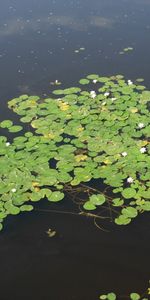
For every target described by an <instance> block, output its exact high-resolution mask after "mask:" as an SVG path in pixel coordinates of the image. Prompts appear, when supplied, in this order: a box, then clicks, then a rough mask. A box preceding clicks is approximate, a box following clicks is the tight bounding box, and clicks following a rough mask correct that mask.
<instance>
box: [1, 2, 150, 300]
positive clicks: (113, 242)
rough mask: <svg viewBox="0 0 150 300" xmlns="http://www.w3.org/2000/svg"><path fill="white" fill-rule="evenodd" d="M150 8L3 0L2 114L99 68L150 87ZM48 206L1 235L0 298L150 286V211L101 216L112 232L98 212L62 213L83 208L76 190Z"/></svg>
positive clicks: (73, 295)
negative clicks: (119, 219) (124, 220)
mask: <svg viewBox="0 0 150 300" xmlns="http://www.w3.org/2000/svg"><path fill="white" fill-rule="evenodd" d="M149 16H150V1H149V0H132V1H129V0H113V1H112V0H93V1H89V0H86V1H81V0H78V1H77V0H76V1H75V0H72V1H71V0H56V1H50V0H45V1H42V0H30V1H29V0H26V1H23V0H22V1H20V0H16V1H12V0H5V2H4V1H2V3H1V10H0V72H1V80H0V99H1V114H0V119H1V120H2V119H4V118H8V116H9V117H10V116H11V118H13V119H15V118H16V116H14V114H13V113H12V112H11V111H8V109H7V101H8V100H9V99H11V98H13V97H15V96H17V95H19V94H24V93H29V94H31V95H34V94H36V95H37V94H39V95H43V94H49V92H50V91H51V90H52V89H53V86H52V85H51V84H50V83H51V82H53V81H55V80H59V81H61V82H62V87H67V86H70V85H73V84H74V83H76V82H77V81H78V80H79V79H80V78H83V77H84V76H85V75H87V74H91V73H98V74H101V75H106V76H109V75H113V74H123V75H125V77H126V78H127V79H131V80H134V79H135V78H138V77H142V78H144V79H145V82H144V84H145V85H146V86H147V87H148V88H150V82H149V53H150V38H149V36H150V18H149ZM127 47H132V48H133V50H132V51H127V52H124V51H123V49H124V48H127ZM122 52H123V53H122ZM39 207H40V209H41V210H42V209H45V210H48V209H52V210H58V209H59V210H60V211H61V212H62V213H57V212H44V211H43V212H42V211H40V212H39V211H38V209H39ZM39 207H37V210H35V211H33V212H30V213H25V214H22V215H20V216H17V217H12V218H8V220H7V222H6V224H5V227H4V230H3V231H2V232H1V234H0V260H1V283H0V294H1V296H0V299H1V300H9V299H12V300H20V299H21V300H25V299H29V300H34V299H36V300H73V299H74V300H84V299H86V300H96V299H98V295H99V294H101V293H103V292H104V293H105V292H108V291H111V290H113V291H115V292H118V293H119V294H123V295H124V294H126V293H128V292H130V291H131V290H136V291H138V292H142V291H143V290H144V289H145V288H146V287H147V284H148V280H149V276H150V273H149V269H150V268H149V253H150V244H149V239H150V223H149V214H147V215H146V214H144V216H140V217H139V218H138V219H137V220H136V221H134V222H133V223H132V225H129V226H127V227H117V226H116V225H112V224H107V223H106V222H105V224H103V223H101V224H100V225H101V226H103V225H104V228H106V229H108V232H105V231H102V230H99V229H98V228H97V227H96V226H95V225H94V223H93V219H91V218H90V217H89V218H87V217H83V216H79V215H73V214H67V213H63V212H64V211H70V212H78V210H77V207H76V205H74V204H73V203H72V201H71V199H69V198H66V199H65V200H64V201H62V202H61V203H60V204H59V205H58V206H57V205H52V204H48V203H47V202H44V201H43V202H42V203H40V205H39ZM48 228H52V229H53V230H56V232H57V233H56V236H54V237H53V238H49V237H48V235H47V234H46V231H47V230H48Z"/></svg>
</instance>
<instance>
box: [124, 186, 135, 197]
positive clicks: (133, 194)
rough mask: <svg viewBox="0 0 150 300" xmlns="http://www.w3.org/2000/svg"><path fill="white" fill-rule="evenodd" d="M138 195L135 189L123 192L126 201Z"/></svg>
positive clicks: (127, 189)
mask: <svg viewBox="0 0 150 300" xmlns="http://www.w3.org/2000/svg"><path fill="white" fill-rule="evenodd" d="M135 195H136V190H135V189H133V188H126V189H124V190H123V191H122V196H123V197H124V198H125V199H130V198H133V197H134V196H135Z"/></svg>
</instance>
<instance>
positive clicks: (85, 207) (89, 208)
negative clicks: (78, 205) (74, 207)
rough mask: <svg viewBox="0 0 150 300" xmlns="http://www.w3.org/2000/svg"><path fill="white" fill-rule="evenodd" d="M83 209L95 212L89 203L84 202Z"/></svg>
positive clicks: (94, 207) (93, 206)
mask: <svg viewBox="0 0 150 300" xmlns="http://www.w3.org/2000/svg"><path fill="white" fill-rule="evenodd" d="M83 207H84V209H86V210H95V209H96V206H95V205H94V204H93V203H92V202H91V201H87V202H85V203H84V205H83Z"/></svg>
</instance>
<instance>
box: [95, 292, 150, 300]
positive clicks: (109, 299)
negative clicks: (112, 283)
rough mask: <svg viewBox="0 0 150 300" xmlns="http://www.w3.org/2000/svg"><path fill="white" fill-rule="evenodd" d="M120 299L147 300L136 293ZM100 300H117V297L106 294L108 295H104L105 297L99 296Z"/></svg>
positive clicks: (112, 294) (113, 294)
mask: <svg viewBox="0 0 150 300" xmlns="http://www.w3.org/2000/svg"><path fill="white" fill-rule="evenodd" d="M147 293H148V294H147V296H148V295H149V289H148V292H147ZM120 298H121V299H129V300H148V297H145V296H141V295H140V294H138V293H131V294H130V295H129V297H127V296H125V297H123V296H122V297H120ZM99 299H100V300H117V299H119V298H118V297H117V295H116V294H115V293H108V294H105V295H101V296H100V297H99Z"/></svg>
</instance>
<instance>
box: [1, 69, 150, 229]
mask: <svg viewBox="0 0 150 300" xmlns="http://www.w3.org/2000/svg"><path fill="white" fill-rule="evenodd" d="M141 81H142V80H140V79H139V80H136V82H135V83H133V82H132V81H131V80H128V81H126V80H125V79H124V77H123V76H122V75H116V76H110V77H102V76H99V75H96V74H92V75H88V76H87V77H86V78H84V79H81V80H80V81H79V84H80V87H79V84H78V86H77V87H71V88H66V89H56V90H54V91H53V92H52V93H51V95H50V97H48V98H45V99H41V98H40V97H38V96H28V95H22V96H20V97H18V98H15V99H12V100H11V101H9V102H8V106H9V108H10V109H12V110H13V111H14V112H15V113H16V114H18V115H19V116H20V122H21V123H22V124H21V125H22V126H21V125H20V124H19V125H15V124H13V122H12V121H11V120H4V121H2V122H1V123H0V128H2V130H3V135H1V136H0V224H1V225H0V228H2V222H3V220H4V219H5V218H6V217H7V216H8V215H10V214H12V215H16V214H19V213H20V212H22V211H30V210H32V209H33V206H32V205H31V202H36V201H39V200H41V199H43V198H47V199H48V200H49V201H50V202H57V201H60V200H62V199H63V198H64V195H65V194H64V192H65V189H66V187H68V186H70V187H73V188H76V187H79V186H80V184H82V183H85V184H86V185H88V182H91V181H92V180H93V179H94V180H97V182H99V183H100V182H103V183H104V184H105V185H106V186H108V187H109V188H111V194H112V195H111V197H110V195H107V193H103V191H100V190H99V192H94V191H93V194H92V195H91V194H90V195H89V198H88V199H86V200H84V201H83V209H85V210H90V211H91V210H98V209H99V207H100V206H107V205H108V204H109V207H112V208H115V209H116V210H117V216H116V218H115V223H116V224H118V225H121V224H124V225H126V224H128V223H130V222H131V220H132V219H133V218H135V217H136V216H137V215H138V214H139V213H142V212H144V211H150V155H149V154H150V118H149V106H150V105H149V104H150V91H148V90H146V88H145V87H144V86H143V85H141ZM8 133H11V135H10V134H8ZM12 134H14V137H13V136H12ZM6 136H10V137H11V140H9V139H8V138H7V137H6Z"/></svg>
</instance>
